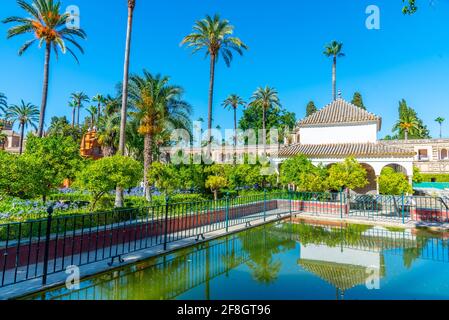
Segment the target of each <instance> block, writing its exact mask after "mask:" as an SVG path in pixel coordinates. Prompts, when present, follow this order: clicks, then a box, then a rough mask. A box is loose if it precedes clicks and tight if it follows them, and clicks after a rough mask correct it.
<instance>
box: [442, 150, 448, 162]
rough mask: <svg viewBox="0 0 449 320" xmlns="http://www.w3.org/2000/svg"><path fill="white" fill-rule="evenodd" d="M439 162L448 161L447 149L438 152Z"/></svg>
mask: <svg viewBox="0 0 449 320" xmlns="http://www.w3.org/2000/svg"><path fill="white" fill-rule="evenodd" d="M440 160H449V154H448V151H447V149H443V150H441V152H440Z"/></svg>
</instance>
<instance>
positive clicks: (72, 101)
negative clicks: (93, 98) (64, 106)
mask: <svg viewBox="0 0 449 320" xmlns="http://www.w3.org/2000/svg"><path fill="white" fill-rule="evenodd" d="M69 107H70V108H72V128H74V127H75V114H76V108H77V107H78V105H77V104H76V101H75V100H71V101H69Z"/></svg>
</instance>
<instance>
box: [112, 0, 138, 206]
mask: <svg viewBox="0 0 449 320" xmlns="http://www.w3.org/2000/svg"><path fill="white" fill-rule="evenodd" d="M134 8H135V0H128V26H127V33H126V48H125V63H124V67H123V69H124V70H123V92H122V111H121V121H120V142H119V153H120V155H122V156H123V155H125V143H126V118H127V116H128V82H129V57H130V55H131V35H132V28H133V17H134ZM115 206H116V207H117V208H122V207H123V189H122V188H120V187H117V189H116V192H115Z"/></svg>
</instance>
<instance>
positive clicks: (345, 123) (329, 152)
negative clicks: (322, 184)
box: [276, 97, 415, 194]
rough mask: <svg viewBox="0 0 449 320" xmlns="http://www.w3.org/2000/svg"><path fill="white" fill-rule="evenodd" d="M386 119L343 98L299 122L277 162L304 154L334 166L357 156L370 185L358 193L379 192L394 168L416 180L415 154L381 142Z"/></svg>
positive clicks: (311, 158) (314, 162) (314, 161)
mask: <svg viewBox="0 0 449 320" xmlns="http://www.w3.org/2000/svg"><path fill="white" fill-rule="evenodd" d="M381 127H382V118H381V117H379V116H377V115H375V114H373V113H370V112H368V111H366V110H364V109H362V108H359V107H357V106H355V105H353V104H351V103H349V102H347V101H345V100H344V99H342V98H341V97H339V98H338V99H337V100H335V101H333V102H331V103H330V104H328V105H327V106H325V107H324V108H323V109H321V110H319V111H317V112H316V113H314V114H312V115H311V116H309V117H307V118H305V119H304V120H302V121H299V122H298V124H297V127H296V128H295V130H294V134H293V137H292V138H293V139H292V143H291V144H290V145H286V146H285V147H284V148H282V149H281V150H280V151H279V154H278V159H277V160H276V162H278V163H281V162H282V161H284V160H285V159H286V158H289V157H294V156H296V155H300V154H303V155H305V156H307V157H308V158H309V159H310V160H311V161H312V163H313V164H314V165H319V164H322V165H324V166H327V167H329V166H332V165H333V164H335V163H338V162H342V161H344V159H345V158H347V157H350V156H352V157H354V158H356V159H357V161H358V162H359V163H361V164H362V166H363V167H364V168H365V169H366V170H367V172H368V181H369V184H368V186H366V187H365V188H363V189H361V190H355V191H356V192H358V193H371V194H372V193H377V194H378V193H379V184H378V178H379V176H380V174H381V172H382V170H383V169H384V168H385V167H392V168H394V169H395V170H396V171H398V172H403V173H404V174H405V175H407V177H408V179H409V181H410V183H412V178H413V161H414V157H415V153H414V152H411V151H407V150H404V149H401V148H399V147H395V146H392V145H387V144H384V143H382V142H381V141H379V140H378V138H377V135H378V132H379V131H380V130H381Z"/></svg>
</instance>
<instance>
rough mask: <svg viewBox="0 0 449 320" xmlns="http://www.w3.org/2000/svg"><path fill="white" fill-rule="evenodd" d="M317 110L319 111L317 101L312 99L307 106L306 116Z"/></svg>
mask: <svg viewBox="0 0 449 320" xmlns="http://www.w3.org/2000/svg"><path fill="white" fill-rule="evenodd" d="M317 111H318V109H317V107H316V106H315V103H314V102H313V101H310V102H309V103H308V104H307V107H306V117H310V116H311V115H312V114H314V113H315V112H317Z"/></svg>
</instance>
